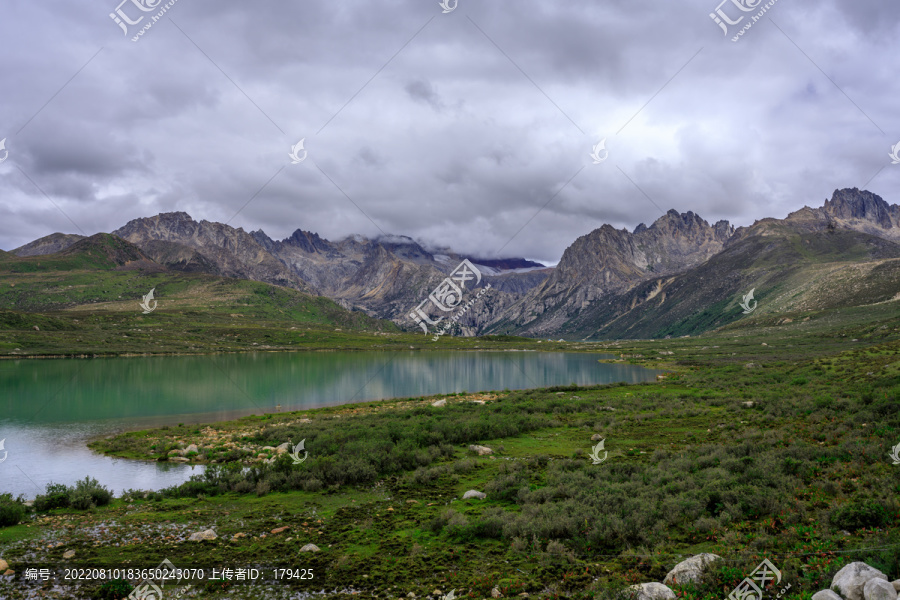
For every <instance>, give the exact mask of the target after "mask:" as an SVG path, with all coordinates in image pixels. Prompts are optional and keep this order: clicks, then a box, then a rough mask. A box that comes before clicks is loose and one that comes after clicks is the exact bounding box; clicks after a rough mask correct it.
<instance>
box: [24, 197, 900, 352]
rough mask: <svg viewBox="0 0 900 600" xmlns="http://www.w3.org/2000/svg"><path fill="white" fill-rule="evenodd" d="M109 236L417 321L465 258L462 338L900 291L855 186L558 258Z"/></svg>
mask: <svg viewBox="0 0 900 600" xmlns="http://www.w3.org/2000/svg"><path fill="white" fill-rule="evenodd" d="M111 234H112V235H113V236H115V237H117V238H120V239H121V240H124V241H125V242H127V243H129V244H131V245H133V246H134V247H135V248H136V249H138V250H139V252H138V253H139V254H141V255H142V257H143V259H144V260H145V262H148V263H152V264H156V265H157V266H159V267H160V268H164V269H168V270H173V271H183V272H189V273H190V272H196V273H206V274H210V275H217V276H221V277H229V278H236V279H247V280H253V281H259V282H264V283H269V284H273V285H277V286H281V287H286V288H292V289H295V290H298V291H301V292H305V293H309V294H314V295H320V296H326V297H328V298H331V299H333V300H334V301H336V302H337V303H338V304H340V305H341V306H343V307H344V308H347V309H355V310H362V311H365V312H366V313H367V314H369V315H370V316H372V317H377V318H386V319H390V320H393V321H394V322H396V323H397V324H398V325H400V326H401V327H405V328H410V329H414V328H415V326H416V324H415V323H414V322H413V321H412V319H410V318H409V314H410V312H411V311H412V310H413V309H414V308H415V307H416V306H418V305H419V304H420V303H421V302H422V301H423V300H424V299H426V298H427V297H428V295H429V293H430V292H431V291H432V290H434V289H435V288H436V287H437V286H438V285H439V284H440V283H441V282H442V281H444V280H445V279H446V278H447V277H448V275H450V274H451V272H452V271H453V269H454V268H455V267H456V266H457V265H458V264H460V262H461V261H462V260H464V259H467V260H469V261H470V262H471V263H472V264H474V265H475V266H476V268H477V269H478V270H479V271H480V272H481V274H482V275H483V277H482V278H481V281H480V282H479V283H478V286H477V287H485V286H487V285H488V284H490V288H491V289H490V293H488V294H484V296H483V297H482V298H479V300H478V301H477V302H475V303H473V304H472V306H471V307H470V309H469V310H468V311H467V312H466V313H465V315H463V316H462V318H460V319H459V322H458V324H457V325H456V326H455V327H454V333H457V334H462V335H475V334H482V333H514V334H520V335H527V336H541V337H543V336H551V335H553V336H559V335H562V336H563V337H568V338H579V339H585V338H592V337H597V338H609V337H631V338H635V337H664V336H667V335H683V334H690V333H698V332H701V331H705V330H708V329H713V328H717V327H722V326H725V325H727V324H729V323H731V322H733V321H735V320H737V319H740V318H744V317H745V315H744V314H743V313H742V311H741V310H740V309H739V308H738V302H739V301H740V299H741V298H742V296H743V295H745V294H746V293H747V292H749V291H750V290H754V291H755V294H756V295H755V299H756V301H758V303H759V312H758V313H755V314H756V315H760V314H766V313H771V312H779V313H790V312H792V311H793V312H796V311H803V310H807V311H808V310H819V309H827V308H832V307H837V306H845V305H859V304H861V303H862V304H865V303H873V302H886V301H891V300H892V299H893V300H897V299H900V206H898V205H896V204H893V205H891V204H888V203H887V202H885V201H884V200H883V199H882V198H880V197H879V196H877V195H875V194H873V193H871V192H868V191H861V190H858V189H855V188H853V189H843V190H836V191H835V192H834V194H833V195H832V198H831V199H830V200H826V201H825V202H824V205H823V206H821V207H818V208H810V207H803V208H802V209H800V210H798V211H796V212H793V213H791V214H790V215H788V216H787V217H786V218H784V219H776V218H765V219H762V220H759V221H756V222H755V223H754V224H753V225H751V226H749V227H739V228H737V229H735V228H734V227H733V226H732V225H731V224H729V223H728V222H727V221H719V222H717V223H715V224H712V225H710V224H709V223H708V222H707V221H705V220H704V219H702V218H701V217H700V216H698V215H696V214H694V213H693V212H691V211H688V212H686V213H679V212H677V211H675V210H670V211H669V212H667V213H666V214H664V215H663V216H661V217H660V218H659V219H657V220H656V221H655V222H653V223H652V224H651V225H650V226H647V225H645V224H643V223H642V224H640V225H638V226H637V227H636V228H635V229H634V230H633V231H628V230H626V229H621V230H617V229H615V228H613V227H612V226H610V225H603V226H602V227H600V228H598V229H596V230H594V231H592V232H591V233H589V234H587V235H584V236H581V237H579V238H577V239H576V240H575V241H574V242H573V243H572V244H571V245H570V246H569V247H568V248H567V249H566V251H565V253H564V254H563V256H562V258H561V260H560V262H559V264H558V265H557V266H556V267H555V268H551V267H546V266H544V265H541V264H539V263H536V262H533V261H529V260H525V259H521V258H507V259H484V258H479V257H473V256H465V255H461V254H458V253H456V252H453V251H452V250H451V249H446V248H444V249H435V248H429V247H428V246H427V245H423V243H420V242H418V241H416V240H413V239H412V238H409V237H405V236H382V237H379V238H375V239H369V238H365V237H363V236H359V235H354V236H350V237H347V238H345V239H343V240H340V241H329V240H327V239H324V238H322V237H320V236H319V235H317V234H316V233H312V232H308V231H303V230H301V229H298V230H296V231H295V232H294V233H293V234H292V235H291V236H289V237H287V238H285V239H283V240H280V241H276V240H273V239H271V238H270V237H269V236H268V235H266V234H265V232H263V231H261V230H259V231H253V232H250V233H248V232H245V231H244V230H243V229H241V228H233V227H230V226H228V225H225V224H221V223H215V222H210V221H205V220H201V221H195V220H194V219H193V218H192V217H191V216H190V215H188V214H187V213H184V212H172V213H162V214H159V215H156V216H153V217H146V218H140V219H134V220H132V221H130V222H128V223H127V224H125V225H124V226H123V227H121V228H119V229H117V230H115V231H112V232H111ZM82 239H83V236H78V235H72V234H63V233H54V234H52V235H49V236H46V237H43V238H40V239H38V240H35V241H33V242H31V243H29V244H26V245H24V246H22V247H20V248H16V249H15V250H12V251H11V252H12V253H13V254H15V255H17V256H19V257H25V256H41V255H47V254H55V253H60V252H65V251H66V250H67V249H69V248H71V247H72V246H73V245H74V244H76V243H77V242H79V241H80V240H82ZM144 266H145V267H147V265H144ZM837 281H839V282H840V285H838V286H836V284H835V282H837ZM471 293H472V292H469V294H471ZM473 297H474V296H473Z"/></svg>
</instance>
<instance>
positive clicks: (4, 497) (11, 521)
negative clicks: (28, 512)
mask: <svg viewBox="0 0 900 600" xmlns="http://www.w3.org/2000/svg"><path fill="white" fill-rule="evenodd" d="M24 518H25V506H24V505H23V504H22V503H21V502H20V501H18V500H13V497H12V494H0V527H9V526H10V525H17V524H18V523H19V521H21V520H22V519H24Z"/></svg>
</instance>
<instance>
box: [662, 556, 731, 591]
mask: <svg viewBox="0 0 900 600" xmlns="http://www.w3.org/2000/svg"><path fill="white" fill-rule="evenodd" d="M715 560H722V557H721V556H719V555H718V554H710V553H709V552H704V553H703V554H697V555H696V556H692V557H690V558H688V559H685V560H683V561H681V562H680V563H678V564H677V565H675V568H673V569H672V570H671V571H669V573H668V574H667V575H666V578H665V579H664V580H663V583H664V584H666V585H673V584H676V585H680V584H683V583H688V582H690V583H700V576H701V575H703V571H705V570H706V566H707V565H708V564H709V563H711V562H713V561H715Z"/></svg>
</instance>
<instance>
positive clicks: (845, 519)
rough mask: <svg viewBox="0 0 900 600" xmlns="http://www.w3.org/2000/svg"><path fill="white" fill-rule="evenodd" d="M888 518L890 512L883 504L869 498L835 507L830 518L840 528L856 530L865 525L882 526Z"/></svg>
mask: <svg viewBox="0 0 900 600" xmlns="http://www.w3.org/2000/svg"><path fill="white" fill-rule="evenodd" d="M887 518H888V513H887V510H886V509H885V507H884V505H883V504H881V503H880V502H876V501H874V500H867V501H865V502H852V503H850V504H848V505H847V506H843V507H840V508H835V509H833V510H832V511H831V515H830V517H829V520H830V521H831V524H832V525H834V526H835V527H837V528H838V529H846V530H847V531H854V530H856V529H862V528H864V527H881V526H882V525H884V524H885V522H886V521H887Z"/></svg>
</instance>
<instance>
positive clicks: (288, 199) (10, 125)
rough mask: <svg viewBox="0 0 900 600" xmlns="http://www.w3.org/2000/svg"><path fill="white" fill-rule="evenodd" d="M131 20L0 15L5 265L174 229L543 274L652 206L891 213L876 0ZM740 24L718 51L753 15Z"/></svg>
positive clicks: (53, 1) (420, 6)
mask: <svg viewBox="0 0 900 600" xmlns="http://www.w3.org/2000/svg"><path fill="white" fill-rule="evenodd" d="M141 2H143V3H144V5H145V6H148V5H149V6H155V5H156V4H157V3H158V0H128V1H127V2H126V3H123V4H122V5H121V7H120V8H121V12H122V13H124V14H125V15H127V16H128V17H129V18H130V19H131V20H137V18H138V17H140V16H143V17H144V18H143V21H142V22H141V23H138V24H137V25H134V26H131V27H130V28H129V32H130V35H128V36H125V35H123V31H122V30H121V29H120V28H119V27H118V26H117V25H116V23H115V22H114V21H113V20H112V19H111V18H110V17H109V13H112V12H114V11H115V10H116V8H117V6H116V2H115V1H113V2H107V1H106V0H102V1H101V0H90V2H87V3H79V5H78V6H74V5H72V3H68V2H63V1H62V0H47V1H45V2H42V3H30V2H23V1H14V2H11V3H7V4H6V5H4V7H3V8H2V9H0V13H2V15H3V17H4V18H2V19H0V35H2V36H3V37H2V39H4V41H5V46H6V48H7V49H14V52H13V51H11V52H10V54H8V56H7V60H5V61H3V62H2V63H0V78H2V81H3V82H4V84H5V85H4V86H3V89H4V92H3V95H2V97H0V138H2V137H6V138H7V140H6V148H7V149H8V150H9V157H8V158H7V160H6V161H4V162H3V163H2V164H0V198H2V200H0V248H4V249H7V250H8V249H11V248H14V247H17V246H19V245H21V244H23V243H26V242H28V241H30V240H32V239H34V238H36V237H40V236H43V235H47V234H49V233H52V232H54V231H63V232H72V233H85V234H92V233H96V232H98V231H110V230H112V229H115V228H116V227H119V226H121V225H123V224H124V223H125V222H127V221H128V220H129V219H133V218H138V217H142V216H149V215H153V214H156V213H158V212H163V211H173V210H183V211H186V212H188V213H190V214H191V215H192V216H193V217H194V218H196V219H207V220H210V221H221V222H230V223H231V224H232V225H234V226H239V227H243V228H244V229H246V230H253V229H260V228H261V229H263V230H265V231H266V232H267V233H268V234H269V235H270V236H272V237H274V238H282V237H286V236H288V235H290V233H291V232H292V231H293V230H294V229H297V228H301V229H304V230H310V231H316V232H318V233H319V234H320V235H322V236H324V237H328V238H330V239H337V238H341V237H343V236H346V235H349V234H351V233H362V234H365V235H369V236H375V235H380V234H382V233H388V234H398V235H408V236H411V237H414V238H417V239H421V240H423V241H426V242H428V243H429V244H432V245H437V246H450V247H452V248H453V249H455V250H457V251H460V252H466V253H469V254H475V255H479V256H485V257H492V256H496V255H497V254H498V253H499V254H500V255H503V256H525V257H528V258H532V259H536V260H542V261H546V262H550V263H553V262H555V261H556V260H558V258H559V256H560V255H561V254H562V252H563V250H564V249H565V248H566V247H567V246H568V245H569V244H570V243H571V242H572V241H573V240H574V239H575V238H576V237H577V236H579V235H583V234H585V233H588V232H589V231H591V230H593V229H595V228H597V227H599V226H600V225H601V224H603V223H606V222H608V223H611V224H613V225H614V226H616V227H628V228H629V229H631V228H633V227H634V226H636V225H637V224H638V223H641V222H643V223H647V224H649V223H651V222H652V221H654V220H655V219H656V218H658V217H659V216H661V214H662V213H663V212H664V211H666V210H668V209H670V208H675V209H676V210H679V211H682V212H684V211H687V210H693V211H694V212H696V213H698V214H700V215H701V216H703V217H704V218H706V219H707V220H709V221H715V220H718V219H728V220H730V221H732V222H733V223H735V224H736V225H747V224H750V223H752V222H753V220H754V219H758V218H762V217H765V216H776V217H781V216H784V215H786V214H787V213H788V212H790V211H792V210H796V209H798V208H800V207H801V206H803V205H804V204H806V205H820V204H821V203H822V201H823V200H824V199H825V198H826V197H830V195H831V192H832V191H833V190H834V189H836V188H843V187H860V188H862V187H864V186H865V187H867V188H868V189H870V190H872V191H873V192H875V193H878V194H880V195H881V196H883V197H884V198H885V199H886V200H888V201H889V202H893V203H897V202H900V193H898V192H900V165H892V164H891V159H890V158H889V157H888V152H889V151H890V148H891V146H892V145H894V144H895V143H897V142H898V141H900V112H898V111H897V110H896V106H897V98H900V80H898V78H897V77H896V58H895V57H896V56H897V55H898V53H900V52H898V51H900V35H898V34H900V6H898V5H896V4H894V3H886V2H883V0H857V1H856V2H853V3H847V2H838V1H837V0H779V1H778V2H776V3H775V4H774V5H773V6H772V7H771V8H770V9H769V10H768V12H767V13H766V14H765V15H764V16H763V17H762V19H760V20H759V22H757V23H754V24H753V27H752V28H751V29H749V30H748V31H747V32H746V33H745V34H744V35H743V36H742V37H741V38H740V40H739V41H738V42H732V41H731V35H729V36H725V35H723V32H722V30H721V29H719V27H718V26H717V25H716V24H715V23H714V22H713V20H712V19H711V18H710V16H709V15H710V13H712V12H714V11H715V10H716V8H717V6H716V0H713V1H712V2H709V1H706V0H686V1H683V2H679V3H677V4H676V3H660V2H658V1H656V2H649V1H638V2H634V1H633V0H629V1H628V2H626V1H625V0H612V1H607V2H603V3H597V2H593V1H588V0H583V1H582V0H573V1H571V2H566V3H564V4H565V6H562V5H561V4H562V3H557V4H558V5H552V4H553V3H546V2H538V1H536V0H519V1H518V2H515V3H511V2H506V3H504V2H491V3H482V2H478V3H476V2H473V1H472V0H459V3H458V7H457V8H456V10H454V11H452V12H450V13H447V14H442V12H441V7H440V6H439V5H438V2H437V0H434V1H426V2H412V1H410V0H387V1H385V2H379V3H372V2H363V1H361V0H360V1H357V0H353V1H349V0H338V1H334V2H315V1H313V2H304V3H289V4H288V3H282V2H276V1H274V0H267V1H263V2H258V3H239V2H221V1H220V2H213V1H212V0H178V1H177V2H175V3H174V5H173V6H172V7H171V8H170V9H168V11H167V12H166V13H165V14H164V15H163V16H162V17H161V18H159V19H158V21H157V22H155V23H153V25H152V27H151V28H150V29H148V30H147V31H146V32H145V33H144V34H143V35H142V36H141V37H140V38H139V41H138V42H132V41H131V36H132V35H133V34H135V33H136V32H137V31H138V30H139V29H140V27H141V26H143V25H144V24H146V23H148V22H150V20H151V19H152V16H153V15H155V14H156V13H157V12H159V10H161V8H162V6H164V4H159V6H155V8H153V10H150V11H148V12H143V11H141V10H140V9H139V8H138V7H137V5H138V4H141ZM740 3H743V5H744V6H754V5H755V4H758V0H728V1H727V2H726V3H724V4H722V5H721V10H722V11H723V12H724V13H725V14H726V15H728V16H729V17H730V18H731V19H732V20H736V19H737V18H738V17H739V16H744V19H743V22H742V23H740V24H739V25H736V26H734V27H732V28H731V33H734V32H736V31H737V30H738V29H739V28H740V27H741V26H743V25H744V24H745V23H747V22H749V21H750V19H751V18H752V15H754V14H755V13H756V12H757V11H758V10H759V9H760V7H761V6H762V4H760V7H757V8H756V9H755V10H753V11H749V12H743V11H741V10H739V9H738V8H737V6H736V4H740ZM301 138H305V143H304V148H305V149H306V150H307V151H308V155H307V158H306V160H304V161H303V162H302V163H300V164H291V158H290V157H289V156H288V154H289V152H290V150H291V147H292V146H293V145H294V144H296V143H297V142H298V141H299V140H300V139H301ZM603 138H606V140H607V142H606V148H607V149H608V150H609V158H608V159H607V160H606V161H604V162H602V163H601V164H593V163H594V161H593V160H592V159H591V157H590V151H591V148H592V146H593V145H595V144H596V143H597V142H599V141H600V140H601V139H603ZM870 180H871V181H870Z"/></svg>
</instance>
